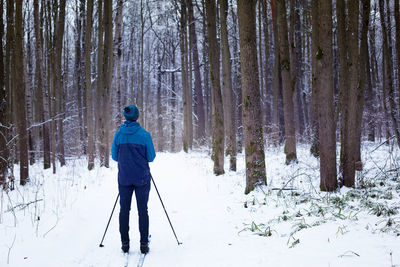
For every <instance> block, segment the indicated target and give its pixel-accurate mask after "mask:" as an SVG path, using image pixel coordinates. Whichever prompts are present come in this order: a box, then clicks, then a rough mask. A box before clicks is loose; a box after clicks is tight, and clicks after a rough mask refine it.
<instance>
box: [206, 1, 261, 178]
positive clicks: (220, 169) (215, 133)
mask: <svg viewBox="0 0 400 267" xmlns="http://www.w3.org/2000/svg"><path fill="white" fill-rule="evenodd" d="M205 4H206V17H207V32H208V44H209V51H208V58H209V61H210V80H211V98H212V151H213V152H212V159H213V161H214V173H215V174H216V175H220V174H223V173H224V146H225V140H224V110H223V106H222V93H221V84H220V62H219V58H220V53H219V49H218V40H217V25H216V17H217V13H216V5H215V0H206V3H205ZM256 58H257V56H256ZM255 62H257V61H255Z"/></svg>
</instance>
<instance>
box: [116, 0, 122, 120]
mask: <svg viewBox="0 0 400 267" xmlns="http://www.w3.org/2000/svg"><path fill="white" fill-rule="evenodd" d="M123 3H124V2H123V0H118V3H117V14H116V15H115V35H114V36H115V39H114V50H115V51H114V57H115V64H114V65H115V66H114V67H115V70H114V73H115V77H114V80H115V96H116V104H117V114H116V116H115V117H116V120H115V125H116V127H117V128H118V127H119V126H120V125H121V123H122V96H121V82H122V81H121V79H122V75H121V59H122V12H123V6H124V4H123Z"/></svg>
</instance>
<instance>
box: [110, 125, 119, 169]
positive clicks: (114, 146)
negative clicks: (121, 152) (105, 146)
mask: <svg viewBox="0 0 400 267" xmlns="http://www.w3.org/2000/svg"><path fill="white" fill-rule="evenodd" d="M118 135H119V131H118V132H116V133H115V135H114V140H113V143H112V146H111V157H112V159H113V160H115V161H117V162H118V143H117V139H118Z"/></svg>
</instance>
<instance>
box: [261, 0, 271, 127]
mask: <svg viewBox="0 0 400 267" xmlns="http://www.w3.org/2000/svg"><path fill="white" fill-rule="evenodd" d="M262 14H263V30H264V54H265V69H264V71H265V99H264V101H265V104H264V105H265V124H266V127H265V129H266V134H268V133H270V132H271V123H272V114H271V95H272V89H271V82H270V73H271V68H270V64H269V61H270V43H269V32H268V10H267V0H262Z"/></svg>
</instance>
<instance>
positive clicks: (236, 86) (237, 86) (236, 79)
mask: <svg viewBox="0 0 400 267" xmlns="http://www.w3.org/2000/svg"><path fill="white" fill-rule="evenodd" d="M231 6H233V4H232V0H231ZM231 17H232V24H233V26H232V27H233V36H234V39H233V46H232V48H233V67H234V74H233V90H234V92H235V94H236V99H235V104H236V107H237V108H236V112H235V117H236V122H237V123H236V129H235V131H236V135H237V151H239V152H242V147H243V127H242V125H243V123H242V119H243V116H242V111H243V108H242V86H241V81H240V59H239V57H240V52H239V49H238V39H239V33H238V29H237V28H238V22H237V15H236V13H235V11H234V9H233V7H231Z"/></svg>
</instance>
